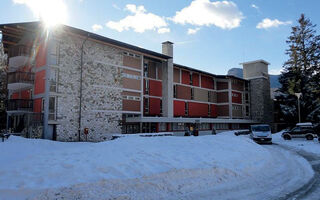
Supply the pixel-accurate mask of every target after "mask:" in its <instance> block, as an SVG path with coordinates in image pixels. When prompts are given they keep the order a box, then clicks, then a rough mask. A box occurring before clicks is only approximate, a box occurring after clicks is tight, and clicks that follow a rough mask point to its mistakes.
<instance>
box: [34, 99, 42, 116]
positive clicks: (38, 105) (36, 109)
mask: <svg viewBox="0 0 320 200" xmlns="http://www.w3.org/2000/svg"><path fill="white" fill-rule="evenodd" d="M41 107H42V99H41V98H40V99H35V100H33V112H37V113H39V112H41Z"/></svg>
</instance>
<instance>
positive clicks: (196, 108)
mask: <svg viewBox="0 0 320 200" xmlns="http://www.w3.org/2000/svg"><path fill="white" fill-rule="evenodd" d="M188 108H189V117H208V104H204V103H193V102H189V103H188Z"/></svg>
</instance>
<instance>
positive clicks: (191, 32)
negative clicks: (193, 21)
mask: <svg viewBox="0 0 320 200" xmlns="http://www.w3.org/2000/svg"><path fill="white" fill-rule="evenodd" d="M199 30H200V28H199V27H198V28H189V29H188V35H194V34H196V33H197V32H198V31H199Z"/></svg>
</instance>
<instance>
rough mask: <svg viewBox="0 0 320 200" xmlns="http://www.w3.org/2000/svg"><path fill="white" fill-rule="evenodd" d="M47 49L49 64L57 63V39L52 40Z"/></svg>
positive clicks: (58, 48) (58, 45)
mask: <svg viewBox="0 0 320 200" xmlns="http://www.w3.org/2000/svg"><path fill="white" fill-rule="evenodd" d="M51 44H52V45H51V48H50V49H49V64H50V65H59V59H60V58H59V54H60V43H59V41H53V42H52V43H51Z"/></svg>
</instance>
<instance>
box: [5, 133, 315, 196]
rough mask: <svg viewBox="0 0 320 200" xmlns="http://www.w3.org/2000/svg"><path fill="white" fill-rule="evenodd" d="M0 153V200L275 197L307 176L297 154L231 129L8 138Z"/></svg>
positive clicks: (309, 176)
mask: <svg viewBox="0 0 320 200" xmlns="http://www.w3.org/2000/svg"><path fill="white" fill-rule="evenodd" d="M0 151H1V152H2V156H1V157H0V163H1V168H0V175H1V176H0V198H1V195H2V197H6V199H10V198H12V199H17V197H18V196H19V195H20V196H22V197H25V196H29V197H31V198H32V197H34V198H35V199H56V198H58V199H59V198H61V199H62V198H64V199H109V198H115V199H118V198H119V199H170V198H171V199H181V198H183V199H195V198H197V199H199V195H200V196H201V195H202V196H203V198H204V199H206V198H208V197H211V198H212V197H213V194H214V197H216V198H217V199H228V198H234V197H235V196H234V195H236V196H237V197H239V198H241V197H243V198H246V199H255V198H257V196H255V195H257V194H261V195H262V194H263V195H264V196H266V197H268V195H269V197H277V195H279V194H280V193H281V192H283V191H285V192H288V191H291V189H292V188H297V187H300V184H304V183H306V182H307V181H308V180H309V179H310V178H311V177H312V175H313V172H312V169H311V167H310V166H309V165H308V163H307V162H306V161H305V160H304V159H302V158H297V157H294V156H293V155H291V154H290V153H288V152H282V151H275V152H274V151H271V150H270V148H269V147H266V146H260V145H257V144H256V143H254V142H252V141H251V140H250V139H248V138H246V137H236V136H234V135H233V134H232V132H229V133H227V134H218V135H215V136H201V137H174V136H168V137H124V138H120V139H117V140H113V141H107V142H101V143H62V142H54V141H46V140H33V139H24V138H20V137H10V138H9V140H8V141H6V142H4V143H0ZM290 166H291V168H292V169H291V168H290ZM293 175H294V176H293ZM291 176H292V177H291ZM270 177H272V178H270ZM269 179H270V181H268V180H269ZM279 185H282V187H281V186H280V187H278V186H279ZM284 185H285V187H283V186H284ZM252 188H254V190H253V189H252ZM266 190H267V191H269V192H271V193H270V194H268V192H267V193H265V192H266ZM227 191H228V192H227ZM39 192H40V193H39ZM5 195H7V196H5ZM35 195H36V196H35ZM250 195H253V196H251V198H250ZM209 199H210V198H209Z"/></svg>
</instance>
